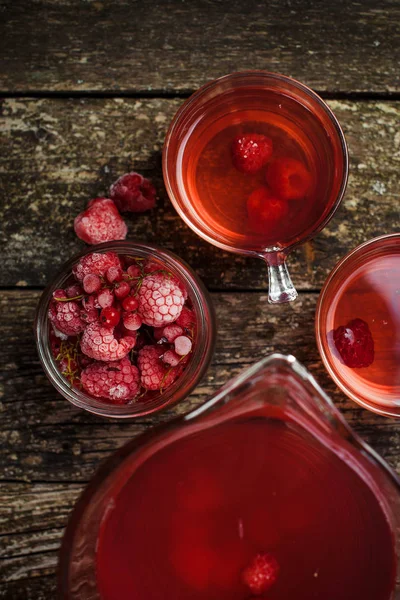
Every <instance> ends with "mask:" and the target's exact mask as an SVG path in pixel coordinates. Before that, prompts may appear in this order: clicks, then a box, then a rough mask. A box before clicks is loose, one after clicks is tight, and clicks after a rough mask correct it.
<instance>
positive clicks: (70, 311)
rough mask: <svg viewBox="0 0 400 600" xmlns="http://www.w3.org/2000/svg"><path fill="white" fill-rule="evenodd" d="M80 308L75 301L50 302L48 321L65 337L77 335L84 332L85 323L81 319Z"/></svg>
mask: <svg viewBox="0 0 400 600" xmlns="http://www.w3.org/2000/svg"><path fill="white" fill-rule="evenodd" d="M80 313H81V308H80V306H79V304H78V303H77V302H75V301H71V300H70V301H69V302H58V301H57V300H52V301H51V302H50V306H49V312H48V315H49V319H50V321H51V322H52V323H53V325H54V327H56V328H57V329H58V331H61V333H64V334H65V335H77V334H78V333H80V332H81V331H83V330H84V328H85V326H86V323H85V322H84V321H83V320H82V319H81V314H80Z"/></svg>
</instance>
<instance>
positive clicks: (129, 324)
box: [122, 312, 142, 331]
mask: <svg viewBox="0 0 400 600" xmlns="http://www.w3.org/2000/svg"><path fill="white" fill-rule="evenodd" d="M122 322H123V324H124V326H125V327H126V329H128V330H129V331H137V330H138V329H139V328H140V327H141V326H142V317H141V316H140V315H139V314H138V313H134V312H128V313H124V314H123V315H122Z"/></svg>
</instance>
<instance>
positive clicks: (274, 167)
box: [267, 158, 312, 200]
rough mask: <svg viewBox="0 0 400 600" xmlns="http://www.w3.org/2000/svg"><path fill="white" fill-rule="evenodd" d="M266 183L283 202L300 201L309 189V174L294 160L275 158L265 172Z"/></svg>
mask: <svg viewBox="0 0 400 600" xmlns="http://www.w3.org/2000/svg"><path fill="white" fill-rule="evenodd" d="M267 183H268V185H269V186H270V188H271V190H272V191H273V192H274V194H276V195H277V196H279V198H283V200H300V199H301V198H304V196H305V195H306V194H307V192H308V191H309V189H310V187H311V183H312V179H311V174H310V172H309V171H308V170H307V168H306V167H305V166H304V165H303V163H302V162H300V161H299V160H296V159H295V158H277V159H276V160H274V162H272V163H271V164H270V165H269V167H268V170H267Z"/></svg>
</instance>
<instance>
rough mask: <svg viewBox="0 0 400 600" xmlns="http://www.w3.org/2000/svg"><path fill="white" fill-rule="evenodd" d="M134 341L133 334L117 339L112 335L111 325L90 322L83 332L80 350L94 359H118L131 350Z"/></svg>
mask: <svg viewBox="0 0 400 600" xmlns="http://www.w3.org/2000/svg"><path fill="white" fill-rule="evenodd" d="M135 342H136V337H135V336H134V335H132V336H126V337H123V338H121V339H120V340H117V339H116V338H115V337H114V328H113V327H105V326H104V325H102V324H101V323H91V324H90V325H88V326H87V327H86V329H85V331H84V332H83V336H82V340H81V350H82V352H83V353H84V354H86V356H89V357H90V358H94V359H95V360H102V361H111V360H120V359H121V358H125V356H126V355H127V354H128V352H129V351H130V350H132V348H133V347H134V345H135Z"/></svg>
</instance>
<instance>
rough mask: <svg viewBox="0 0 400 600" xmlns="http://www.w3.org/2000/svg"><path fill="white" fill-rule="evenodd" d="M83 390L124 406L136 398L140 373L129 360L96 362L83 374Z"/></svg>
mask: <svg viewBox="0 0 400 600" xmlns="http://www.w3.org/2000/svg"><path fill="white" fill-rule="evenodd" d="M81 383H82V386H83V389H84V390H85V391H86V392H87V393H88V394H90V395H91V396H94V397H95V398H107V399H108V400H112V401H113V403H114V404H124V403H125V402H126V401H127V400H132V399H133V398H135V396H136V395H137V393H138V391H139V387H140V373H139V371H138V369H137V368H136V367H135V366H134V365H132V364H131V362H130V360H129V358H123V359H122V360H120V361H115V362H109V363H106V364H104V363H98V362H95V363H93V364H91V365H89V366H88V367H86V369H84V370H83V371H82V373H81Z"/></svg>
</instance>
